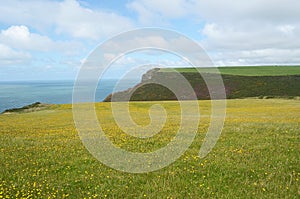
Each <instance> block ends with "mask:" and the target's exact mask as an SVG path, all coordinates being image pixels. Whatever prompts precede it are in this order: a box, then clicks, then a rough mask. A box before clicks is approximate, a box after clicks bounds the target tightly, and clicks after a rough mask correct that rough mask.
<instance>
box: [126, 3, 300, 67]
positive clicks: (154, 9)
mask: <svg viewBox="0 0 300 199" xmlns="http://www.w3.org/2000/svg"><path fill="white" fill-rule="evenodd" d="M129 7H130V8H131V9H133V10H135V11H136V12H137V13H138V15H139V19H140V21H142V22H144V23H147V22H151V18H153V19H157V18H158V19H159V18H160V19H161V20H162V21H168V20H169V21H172V20H174V19H176V20H177V19H178V20H186V21H189V22H190V21H193V22H194V23H195V25H197V24H199V22H202V24H203V27H201V26H199V34H200V35H202V36H203V39H202V40H201V41H200V43H201V44H202V45H203V46H204V47H205V48H206V49H207V50H208V52H209V54H210V55H211V56H212V57H213V58H214V59H217V60H215V62H216V63H220V62H223V63H228V64H230V65H232V64H233V63H234V64H236V65H241V64H246V63H250V64H260V63H270V64H272V63H271V62H272V61H274V63H279V62H280V63H295V62H297V60H298V58H297V57H295V56H296V55H297V56H298V54H297V52H298V51H299V49H300V38H299V37H298V36H297V35H300V22H299V18H300V12H299V7H300V2H299V1H296V0H286V1H282V0H253V1H234V0H223V1H219V0H210V1H207V0H174V1H172V3H169V5H166V1H158V0H157V1H146V0H135V1H133V2H132V3H130V4H129ZM170 12H172V14H170ZM175 28H176V27H175ZM245 53H246V54H248V55H251V56H245ZM216 54H217V55H218V56H217V57H216V56H215V55H216ZM232 55H235V56H232ZM239 56H240V57H239ZM280 58H281V61H280Z"/></svg>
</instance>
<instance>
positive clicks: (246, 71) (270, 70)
mask: <svg viewBox="0 0 300 199" xmlns="http://www.w3.org/2000/svg"><path fill="white" fill-rule="evenodd" d="M174 69H175V70H176V71H178V72H181V73H195V72H196V73H198V70H200V72H203V73H214V70H215V68H206V67H203V68H197V69H195V68H174ZM217 69H218V70H219V72H220V73H221V74H223V75H239V76H284V75H300V66H235V67H217ZM172 70H173V69H168V68H162V69H160V70H159V72H171V71H172Z"/></svg>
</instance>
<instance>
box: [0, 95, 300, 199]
mask: <svg viewBox="0 0 300 199" xmlns="http://www.w3.org/2000/svg"><path fill="white" fill-rule="evenodd" d="M154 103H156V102H131V111H132V116H133V120H135V121H136V122H137V123H139V124H142V125H143V124H146V123H147V122H149V118H148V108H149V107H150V106H151V105H152V104H154ZM158 103H161V104H162V106H164V107H165V108H166V110H167V112H168V114H169V118H168V120H167V123H166V126H165V127H164V129H163V130H162V132H161V133H159V134H158V135H156V136H154V137H153V138H149V139H142V140H138V139H136V138H132V137H130V136H127V135H125V134H124V133H122V132H121V130H120V129H119V128H118V127H117V126H116V124H115V122H114V121H113V117H112V114H111V111H110V103H98V104H97V105H96V110H97V114H98V117H99V120H100V121H102V123H103V125H104V126H103V127H104V129H105V132H106V133H107V136H108V137H109V138H110V139H111V140H112V141H113V143H114V144H116V145H118V146H119V147H121V148H124V149H126V150H131V151H142V152H143V151H151V150H155V149H157V148H160V147H161V146H164V145H166V144H167V143H168V142H169V140H170V139H171V138H172V137H173V136H174V132H175V131H176V129H177V128H178V121H179V119H180V114H178V113H179V109H178V104H177V102H175V101H174V102H158ZM199 104H200V105H199V106H200V109H201V114H202V117H201V122H200V125H199V130H198V134H197V137H196V138H195V140H194V142H193V144H192V145H191V147H190V148H189V149H188V150H187V151H186V153H185V154H184V155H183V156H182V157H181V158H179V159H178V160H177V161H176V162H174V163H173V164H171V165H170V166H168V167H166V168H163V169H161V170H158V171H155V172H151V173H144V174H130V173H123V172H120V171H115V170H113V169H111V168H109V167H107V166H104V165H103V164H101V163H100V162H98V161H97V160H96V159H95V158H94V157H93V156H92V155H91V154H90V153H89V152H88V151H87V150H86V149H85V147H84V146H83V145H82V143H81V140H80V139H79V136H78V134H77V132H76V129H75V127H74V123H73V118H72V109H71V105H53V106H52V107H48V108H47V110H41V111H37V112H31V113H23V114H8V115H0V151H1V156H0V167H1V169H0V198H106V197H107V198H299V197H300V181H299V179H300V167H299V165H300V148H299V146H300V131H299V129H300V101H299V100H283V99H268V100H254V99H247V100H228V108H227V118H226V122H225V126H224V129H223V132H222V135H221V137H220V139H219V141H218V143H217V145H216V146H215V148H214V149H213V151H212V152H211V153H210V154H209V155H208V156H207V157H205V158H204V159H199V158H198V156H197V155H198V152H199V148H200V146H201V143H202V140H203V138H204V135H205V132H206V130H207V128H208V122H209V114H210V111H209V109H210V101H199Z"/></svg>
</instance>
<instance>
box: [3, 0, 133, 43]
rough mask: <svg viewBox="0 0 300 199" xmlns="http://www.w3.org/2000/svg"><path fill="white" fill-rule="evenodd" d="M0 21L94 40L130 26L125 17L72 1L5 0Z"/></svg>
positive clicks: (129, 21) (130, 23)
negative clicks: (92, 8)
mask: <svg viewBox="0 0 300 199" xmlns="http://www.w3.org/2000/svg"><path fill="white" fill-rule="evenodd" d="M0 22H2V23H4V24H23V25H25V26H27V27H31V28H34V29H36V30H39V31H40V32H43V31H48V32H49V29H50V31H51V30H53V29H54V31H56V33H58V34H65V35H68V36H72V37H75V38H84V39H94V40H99V39H102V38H103V37H106V36H110V35H111V34H116V33H118V32H120V31H123V30H124V29H128V28H131V27H132V26H133V25H132V21H131V20H130V19H128V18H126V17H123V16H120V15H118V14H115V13H112V12H108V11H101V10H91V9H88V8H85V7H83V6H81V5H80V4H79V2H78V1H75V0H65V1H62V2H58V1H50V0H44V1H34V0H28V1H21V0H10V1H6V2H5V3H4V4H2V5H1V6H0Z"/></svg>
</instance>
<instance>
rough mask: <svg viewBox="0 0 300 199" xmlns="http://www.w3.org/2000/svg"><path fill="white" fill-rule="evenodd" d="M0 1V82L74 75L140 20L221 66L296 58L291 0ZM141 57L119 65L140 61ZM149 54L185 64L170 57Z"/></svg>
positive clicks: (299, 44) (296, 25)
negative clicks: (178, 36) (185, 40)
mask: <svg viewBox="0 0 300 199" xmlns="http://www.w3.org/2000/svg"><path fill="white" fill-rule="evenodd" d="M0 1H1V2H0V3H1V4H0V81H7V80H51V79H53V80H55V79H74V78H75V77H76V74H77V73H78V70H79V68H80V66H81V64H82V63H83V61H84V60H85V58H86V57H87V56H88V54H89V52H91V51H92V50H93V49H95V48H96V46H97V45H99V44H100V43H101V42H103V41H105V40H107V39H109V38H110V37H112V36H114V35H116V34H119V33H121V32H124V31H129V30H132V29H135V28H142V27H159V28H166V29H172V30H175V31H178V32H180V33H182V34H184V35H186V36H188V37H190V38H191V39H193V40H194V41H196V42H198V43H199V45H201V46H202V47H203V48H204V49H205V50H206V51H207V53H208V55H209V56H210V57H211V59H212V61H213V62H214V64H215V65H218V66H231V65H232V66H236V65H273V64H276V65H294V64H299V63H300V37H299V35H300V34H299V33H300V21H299V18H300V14H299V13H300V12H299V7H300V2H299V1H296V0H286V1H281V0H252V1H233V0H222V1H220V0H210V1H207V0H172V1H171V0H165V1H162V0H152V1H149V0H126V1H113V0H99V1H96V0H94V1H91V0H79V1H76V0H56V1H53V0H52V1H48V0H43V1H38V0H27V1H21V0H10V1H4V0H0ZM142 57H143V56H132V57H130V56H128V57H126V58H124V59H122V60H123V61H124V62H122V60H121V61H119V64H124V66H125V67H126V63H130V64H131V65H133V64H137V65H138V64H140V63H145V61H146V60H141V58H142ZM148 58H149V57H147V59H148ZM148 61H149V60H148ZM152 61H153V60H152ZM154 61H157V62H159V64H166V65H167V64H169V65H170V66H171V65H179V66H180V65H181V64H182V62H181V61H180V60H177V59H173V58H170V57H168V56H161V57H160V60H157V59H155V58H154ZM118 75H119V74H117V73H115V72H113V73H112V74H111V77H118Z"/></svg>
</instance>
